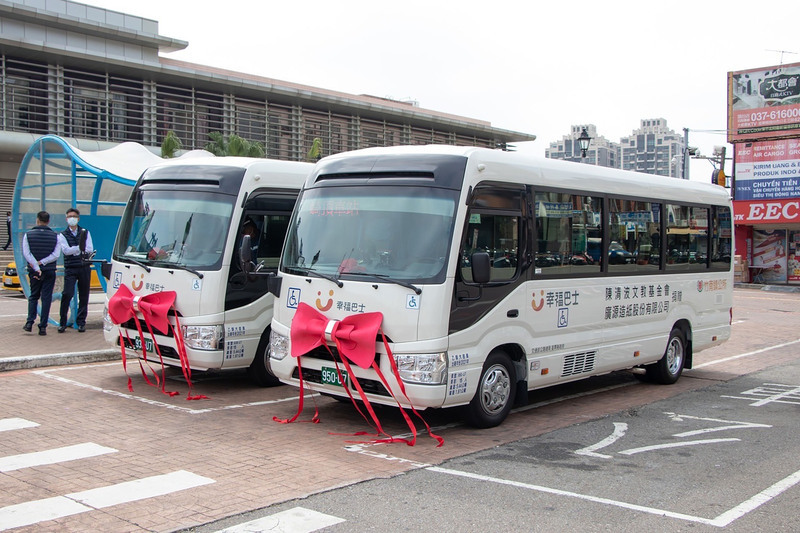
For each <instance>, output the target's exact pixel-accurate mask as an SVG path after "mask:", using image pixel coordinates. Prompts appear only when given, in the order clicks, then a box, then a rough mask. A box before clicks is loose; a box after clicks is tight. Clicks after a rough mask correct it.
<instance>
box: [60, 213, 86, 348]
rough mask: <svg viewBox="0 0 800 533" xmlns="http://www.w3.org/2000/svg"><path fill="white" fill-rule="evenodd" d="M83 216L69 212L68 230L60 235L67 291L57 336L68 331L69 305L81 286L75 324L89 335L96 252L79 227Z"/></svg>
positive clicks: (64, 294) (63, 297)
mask: <svg viewBox="0 0 800 533" xmlns="http://www.w3.org/2000/svg"><path fill="white" fill-rule="evenodd" d="M80 218H81V214H80V212H79V211H78V210H77V209H75V208H74V207H72V208H70V209H67V229H65V230H64V231H62V232H61V233H59V234H58V244H59V246H61V251H62V252H63V253H64V291H63V292H62V293H61V320H60V322H59V326H58V332H59V333H64V331H66V329H67V318H68V315H69V305H70V302H71V301H72V297H73V295H74V294H75V283H76V282H77V284H78V314H77V315H76V316H75V324H76V325H77V326H78V331H79V332H81V333H83V332H84V331H86V315H87V314H88V311H89V284H90V283H91V280H92V267H91V263H90V262H89V259H90V258H91V256H92V252H93V251H94V246H93V245H92V236H91V235H90V234H89V230H87V229H86V228H82V227H80V226H79V225H78V221H79V220H80Z"/></svg>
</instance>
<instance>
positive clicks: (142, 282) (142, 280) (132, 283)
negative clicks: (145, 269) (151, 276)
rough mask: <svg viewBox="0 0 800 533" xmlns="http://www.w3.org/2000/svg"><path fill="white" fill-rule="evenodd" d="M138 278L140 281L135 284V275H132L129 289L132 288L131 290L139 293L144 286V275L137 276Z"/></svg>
mask: <svg viewBox="0 0 800 533" xmlns="http://www.w3.org/2000/svg"><path fill="white" fill-rule="evenodd" d="M139 277H140V278H141V279H140V280H139V281H138V283H137V281H136V275H135V274H134V276H133V279H132V280H131V287H132V288H133V290H135V291H140V290H142V287H143V286H144V274H139Z"/></svg>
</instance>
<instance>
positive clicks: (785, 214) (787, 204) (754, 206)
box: [733, 200, 800, 224]
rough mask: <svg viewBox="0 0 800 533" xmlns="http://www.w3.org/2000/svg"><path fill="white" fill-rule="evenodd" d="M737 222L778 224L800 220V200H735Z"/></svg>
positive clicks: (734, 208) (734, 210)
mask: <svg viewBox="0 0 800 533" xmlns="http://www.w3.org/2000/svg"><path fill="white" fill-rule="evenodd" d="M733 221H734V223H736V224H778V223H790V222H800V200H773V201H770V202H759V201H749V202H747V201H735V202H733Z"/></svg>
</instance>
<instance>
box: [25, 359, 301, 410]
mask: <svg viewBox="0 0 800 533" xmlns="http://www.w3.org/2000/svg"><path fill="white" fill-rule="evenodd" d="M112 364H114V365H117V364H118V363H112ZM75 368H76V367H71V368H70V369H56V370H53V369H47V370H36V371H34V372H33V373H34V374H38V375H40V376H42V377H45V378H47V379H52V380H55V381H60V382H61V383H66V384H68V385H74V386H76V387H81V388H84V389H89V390H93V391H95V392H100V393H102V394H108V395H111V396H117V397H118V398H124V399H126V400H134V401H137V402H142V403H146V404H148V405H153V406H155V407H162V408H165V409H172V410H175V411H181V412H183V413H189V414H191V415H198V414H205V413H213V412H215V411H225V410H229V409H242V408H244V407H258V406H261V405H271V404H275V403H281V402H289V401H295V402H296V401H297V400H298V398H299V396H297V395H294V396H290V397H288V398H278V399H277V400H262V401H258V402H248V403H241V404H233V405H221V406H219V407H205V408H202V409H193V408H191V407H184V406H181V405H173V404H169V403H164V402H160V401H158V400H151V399H149V398H144V397H142V396H137V395H135V394H130V393H127V392H120V391H117V390H112V389H104V388H102V387H97V386H95V385H89V384H88V383H83V382H80V381H76V380H74V379H69V378H65V377H63V376H57V375H54V374H53V372H56V371H58V370H73V369H75ZM84 368H85V367H84ZM314 396H316V394H315V395H314ZM306 397H310V395H306Z"/></svg>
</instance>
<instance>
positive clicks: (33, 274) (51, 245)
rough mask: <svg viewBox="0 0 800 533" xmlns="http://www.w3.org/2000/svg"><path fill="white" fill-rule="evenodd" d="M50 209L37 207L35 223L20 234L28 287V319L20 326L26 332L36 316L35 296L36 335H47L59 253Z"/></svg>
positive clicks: (30, 327) (29, 329) (31, 326)
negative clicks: (22, 235)
mask: <svg viewBox="0 0 800 533" xmlns="http://www.w3.org/2000/svg"><path fill="white" fill-rule="evenodd" d="M49 223H50V213H48V212H47V211H39V212H38V213H37V214H36V225H35V226H34V227H32V228H31V229H30V230H28V232H27V233H26V234H25V236H24V237H23V238H22V255H23V257H25V261H27V263H28V278H29V280H30V287H31V291H30V294H29V295H28V320H26V321H25V325H24V326H22V329H24V330H25V331H28V332H30V331H31V330H32V329H33V323H34V321H35V320H36V311H37V308H38V307H39V300H40V299H41V301H42V312H41V314H40V316H39V318H40V321H39V335H47V321H48V319H49V318H50V303H51V302H52V299H53V286H54V285H55V283H56V261H58V256H59V255H60V254H61V247H60V246H59V244H58V238H57V236H56V233H55V232H54V231H53V230H52V229H50V226H49V225H48V224H49Z"/></svg>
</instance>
